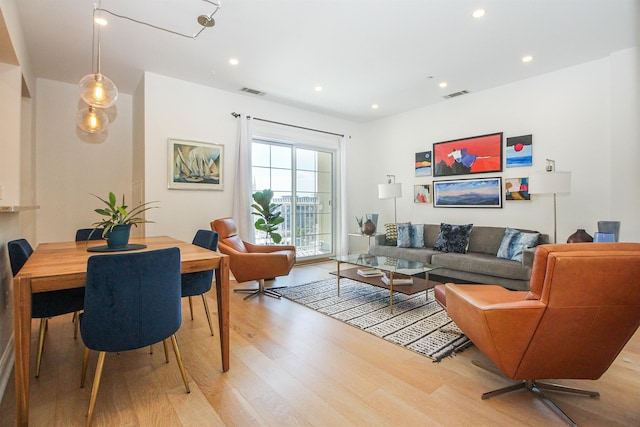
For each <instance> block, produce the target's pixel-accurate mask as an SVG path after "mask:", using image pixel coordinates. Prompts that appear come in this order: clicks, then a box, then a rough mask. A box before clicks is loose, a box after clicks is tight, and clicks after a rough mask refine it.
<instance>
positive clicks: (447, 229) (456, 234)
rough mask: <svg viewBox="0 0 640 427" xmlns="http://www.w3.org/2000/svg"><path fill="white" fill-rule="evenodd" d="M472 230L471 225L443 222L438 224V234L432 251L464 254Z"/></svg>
mask: <svg viewBox="0 0 640 427" xmlns="http://www.w3.org/2000/svg"><path fill="white" fill-rule="evenodd" d="M472 228H473V224H466V225H453V224H446V223H444V222H443V223H442V224H440V234H438V238H437V239H436V244H435V245H433V249H435V250H436V251H442V252H455V253H459V254H464V253H466V252H467V247H468V246H469V236H470V235H471V229H472Z"/></svg>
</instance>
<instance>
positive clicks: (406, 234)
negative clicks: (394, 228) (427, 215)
mask: <svg viewBox="0 0 640 427" xmlns="http://www.w3.org/2000/svg"><path fill="white" fill-rule="evenodd" d="M398 247H399V248H424V224H398Z"/></svg>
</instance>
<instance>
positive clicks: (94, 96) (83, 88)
mask: <svg viewBox="0 0 640 427" xmlns="http://www.w3.org/2000/svg"><path fill="white" fill-rule="evenodd" d="M99 11H100V5H98V8H95V7H94V9H93V37H94V40H93V41H92V43H93V45H92V50H93V49H94V48H95V47H96V46H95V33H96V17H97V16H96V14H97V13H99ZM97 39H98V43H97V51H98V55H97V60H96V64H95V68H93V71H94V72H93V73H91V74H87V75H86V76H84V77H83V78H82V79H80V82H79V83H78V87H79V90H80V97H81V98H82V100H83V101H84V102H85V103H87V105H90V106H92V107H97V108H108V107H111V106H112V105H113V104H115V102H116V99H117V98H118V88H117V87H116V85H115V84H114V83H113V82H112V81H111V79H109V78H108V77H107V76H105V75H104V74H102V73H101V72H100V27H99V26H98V38H97ZM91 58H92V61H93V53H92V56H91Z"/></svg>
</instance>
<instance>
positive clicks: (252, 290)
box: [233, 279, 286, 300]
mask: <svg viewBox="0 0 640 427" xmlns="http://www.w3.org/2000/svg"><path fill="white" fill-rule="evenodd" d="M282 288H286V286H273V287H270V288H265V287H264V279H261V280H258V287H257V288H247V289H234V290H233V292H240V293H244V294H247V293H248V294H249V295H247V296H246V297H244V298H243V299H245V300H246V299H249V298H253V297H255V296H257V295H260V294H265V295H267V296H270V297H271V298H277V299H280V294H278V293H277V292H273V290H274V289H282Z"/></svg>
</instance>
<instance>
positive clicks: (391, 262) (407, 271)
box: [332, 254, 440, 314]
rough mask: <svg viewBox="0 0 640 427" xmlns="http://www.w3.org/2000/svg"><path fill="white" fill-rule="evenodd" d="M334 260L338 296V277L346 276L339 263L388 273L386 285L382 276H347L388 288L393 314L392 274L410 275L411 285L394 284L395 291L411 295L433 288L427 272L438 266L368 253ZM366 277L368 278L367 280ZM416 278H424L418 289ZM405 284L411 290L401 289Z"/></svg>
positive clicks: (338, 257)
mask: <svg viewBox="0 0 640 427" xmlns="http://www.w3.org/2000/svg"><path fill="white" fill-rule="evenodd" d="M332 259H333V260H335V261H336V263H337V265H338V271H337V272H336V275H337V277H338V296H340V278H341V277H347V276H345V275H343V274H341V272H340V266H341V264H352V265H357V266H360V267H368V268H377V269H379V270H380V271H383V272H387V273H389V285H386V284H385V283H384V282H382V277H379V276H378V277H363V276H358V275H357V274H349V275H348V277H349V278H350V279H353V280H357V281H359V282H362V283H367V284H369V285H372V286H377V287H379V288H384V289H389V309H390V311H391V313H392V314H393V291H394V289H393V280H394V276H396V275H402V276H409V277H412V279H413V281H414V284H413V285H396V286H398V287H400V289H396V291H397V292H400V293H405V294H409V295H412V294H414V293H416V292H421V291H423V290H424V291H425V292H426V291H427V290H429V289H431V288H433V286H434V283H433V282H429V272H430V271H433V270H436V269H438V268H440V267H438V266H436V265H432V264H427V263H424V262H419V261H409V260H406V259H402V258H391V257H385V256H377V255H370V254H351V255H345V256H336V257H334V258H332ZM420 273H424V274H425V278H424V279H422V278H416V277H413V276H416V275H418V274H420ZM367 279H368V280H367ZM416 280H424V286H420V287H419V289H417V290H415V287H416ZM405 286H411V287H412V289H411V292H406V291H404V292H403V290H401V289H403V288H404V287H405Z"/></svg>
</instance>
